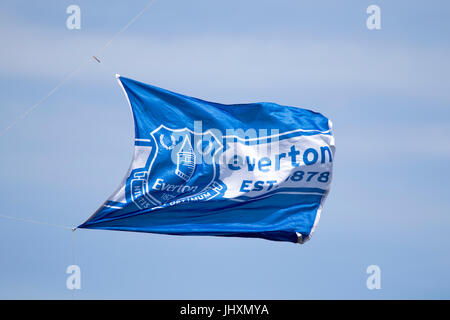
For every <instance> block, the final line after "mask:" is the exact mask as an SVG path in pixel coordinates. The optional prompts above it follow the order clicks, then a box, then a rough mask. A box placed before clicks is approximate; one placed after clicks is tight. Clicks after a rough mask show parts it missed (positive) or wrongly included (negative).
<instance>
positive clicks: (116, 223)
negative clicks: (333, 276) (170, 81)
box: [78, 75, 335, 243]
mask: <svg viewBox="0 0 450 320" xmlns="http://www.w3.org/2000/svg"><path fill="white" fill-rule="evenodd" d="M117 80H118V82H119V84H120V85H121V86H122V89H123V91H124V93H125V95H126V97H127V99H128V103H129V105H130V107H131V110H132V113H133V118H134V128H135V140H134V156H133V160H132V163H131V165H130V168H129V170H128V172H127V173H126V175H125V178H124V180H123V182H122V184H121V185H120V186H119V188H118V189H117V190H116V192H114V193H113V194H112V195H111V197H110V198H109V199H108V200H107V201H106V202H105V203H104V204H103V205H102V206H101V207H100V208H99V209H98V210H97V211H96V212H95V213H94V214H93V215H92V216H91V217H90V218H89V219H88V220H87V221H86V222H84V223H83V224H81V225H80V226H79V227H78V228H89V229H107V230H125V231H136V232H151V233H161V234H171V235H210V236H233V237H254V238H264V239H269V240H277V241H290V242H295V243H303V242H304V241H306V240H308V239H309V238H310V237H311V234H312V232H313V231H314V229H315V227H316V225H317V222H318V220H319V217H320V213H321V211H322V206H323V203H324V201H325V198H326V197H327V194H328V191H329V189H330V183H331V178H332V165H333V160H334V151H335V148H334V138H333V135H332V131H331V122H330V121H329V120H328V119H327V118H326V117H325V116H323V115H321V114H320V113H317V112H313V111H310V110H306V109H302V108H297V107H291V106H283V105H278V104H275V103H268V102H260V103H248V104H232V105H226V104H219V103H214V102H208V101H204V100H200V99H197V98H192V97H189V96H185V95H182V94H178V93H175V92H171V91H168V90H164V89H161V88H157V87H155V86H152V85H148V84H144V83H141V82H138V81H135V80H132V79H128V78H125V77H122V76H119V75H117Z"/></svg>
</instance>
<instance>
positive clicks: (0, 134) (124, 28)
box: [0, 0, 156, 138]
mask: <svg viewBox="0 0 450 320" xmlns="http://www.w3.org/2000/svg"><path fill="white" fill-rule="evenodd" d="M155 2H156V0H151V1H150V2H149V3H148V4H147V5H146V6H145V7H144V8H143V9H142V10H141V11H140V12H139V13H138V14H137V15H136V16H134V18H133V19H131V20H130V21H129V22H128V23H127V24H126V25H125V26H124V27H123V28H122V29H120V30H119V31H118V32H117V33H116V34H114V35H113V36H112V37H111V39H110V40H109V41H108V42H107V43H106V44H105V45H104V46H103V47H102V48H101V49H100V50H99V53H100V54H101V53H103V51H104V50H105V49H106V48H108V47H109V46H110V45H111V43H112V42H113V40H114V39H115V38H116V37H117V36H119V35H120V34H121V33H123V32H124V31H125V30H127V29H128V28H129V27H130V26H131V25H132V24H133V23H135V22H136V20H137V19H139V18H140V17H141V16H142V14H143V13H144V12H145V11H146V10H147V9H148V8H150V7H151V6H152V5H153V4H154V3H155ZM84 64H85V62H82V63H80V64H79V65H78V66H77V67H76V68H75V70H74V71H72V72H70V73H69V74H68V75H67V76H66V77H65V78H64V79H63V80H62V81H61V82H59V83H58V84H57V85H56V86H55V87H54V88H53V89H52V90H50V91H49V92H48V93H47V94H46V95H45V96H43V97H42V98H41V99H40V100H38V101H37V102H36V103H35V104H33V105H32V106H31V107H30V108H28V109H27V110H26V111H25V112H24V113H23V114H22V115H21V116H19V117H18V118H17V119H16V120H14V121H13V122H12V123H11V124H9V125H8V126H7V127H5V128H4V129H3V130H2V131H0V138H1V137H3V136H4V135H5V134H6V133H7V132H8V131H9V130H10V129H12V128H13V127H15V126H16V125H17V123H19V122H20V121H21V120H23V119H25V118H26V117H27V116H28V115H29V114H30V113H31V112H33V111H34V110H35V109H36V108H37V107H39V106H40V105H41V104H42V103H43V102H44V101H46V100H47V99H48V98H50V97H51V96H52V95H53V94H55V92H57V91H58V90H59V89H60V88H61V87H62V86H63V85H64V84H66V83H67V82H68V81H69V80H70V79H72V78H73V76H75V74H77V73H78V72H79V71H80V69H81V67H82V66H83V65H84Z"/></svg>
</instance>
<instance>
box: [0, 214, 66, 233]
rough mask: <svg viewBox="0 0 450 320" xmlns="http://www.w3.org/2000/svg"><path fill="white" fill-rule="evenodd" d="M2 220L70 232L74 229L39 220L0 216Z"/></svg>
mask: <svg viewBox="0 0 450 320" xmlns="http://www.w3.org/2000/svg"><path fill="white" fill-rule="evenodd" d="M0 218H4V219H9V220H15V221H22V222H28V223H32V224H39V225H46V226H50V227H55V228H61V229H70V230H72V229H73V228H72V227H68V226H63V225H59V224H53V223H48V222H43V221H38V220H32V219H24V218H17V217H12V216H7V215H4V214H0Z"/></svg>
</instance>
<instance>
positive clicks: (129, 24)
mask: <svg viewBox="0 0 450 320" xmlns="http://www.w3.org/2000/svg"><path fill="white" fill-rule="evenodd" d="M155 2H156V0H151V1H150V2H149V3H148V4H147V5H146V6H145V7H144V8H143V9H142V10H141V11H140V12H139V13H138V14H137V15H136V16H134V18H133V19H131V20H130V21H129V22H128V23H127V24H126V25H125V26H124V27H123V28H122V29H120V30H119V31H118V32H117V33H116V34H115V35H113V36H112V37H111V39H109V41H108V42H107V43H106V44H105V45H104V46H103V47H102V48H101V49H100V50H99V51H98V53H99V54H101V53H103V51H104V50H105V49H106V48H108V47H109V46H110V45H111V43H112V42H113V40H114V39H115V38H116V37H117V36H119V35H120V34H121V33H122V32H124V31H125V30H127V29H128V28H129V27H130V26H131V25H132V24H133V23H135V22H136V20H137V19H139V18H140V17H141V16H142V15H143V14H144V12H145V11H147V9H148V8H150V7H151V6H152V5H154V4H155ZM97 57H98V56H97Z"/></svg>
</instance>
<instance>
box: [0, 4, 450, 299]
mask: <svg viewBox="0 0 450 320" xmlns="http://www.w3.org/2000/svg"><path fill="white" fill-rule="evenodd" d="M71 4H76V5H78V6H79V7H80V9H81V29H79V30H69V29H68V28H67V27H66V19H67V18H68V16H69V15H68V14H67V13H66V8H67V7H68V6H69V5H71ZM147 4H148V1H144V0H136V1H133V2H127V3H125V2H123V1H87V0H80V1H72V0H71V1H56V0H55V1H49V0H45V1H39V2H32V3H30V2H29V1H23V0H21V1H12V0H1V1H0V41H1V45H0V86H1V90H0V101H1V108H0V130H1V129H3V128H5V127H7V126H8V125H9V124H11V123H12V122H14V121H15V120H16V119H17V118H20V117H21V116H22V115H23V114H24V113H25V112H26V110H28V109H29V108H30V107H31V106H32V105H33V104H34V103H36V102H37V101H39V99H41V98H42V97H44V96H45V95H46V94H47V93H48V92H49V91H50V90H51V89H52V88H54V87H55V86H56V85H58V84H59V83H60V82H61V81H62V80H63V79H65V78H66V77H67V75H68V74H71V72H73V71H74V70H78V71H77V72H76V73H75V74H74V75H73V76H72V77H71V78H70V79H69V80H68V81H67V82H65V83H64V85H63V86H61V87H60V89H59V90H58V91H56V93H54V94H53V95H52V96H51V97H49V98H48V99H47V100H46V101H45V102H44V103H42V104H41V105H39V106H38V107H37V108H36V109H35V110H34V111H33V112H32V113H30V114H29V115H28V116H27V117H26V118H24V119H22V120H20V121H19V122H17V125H15V126H14V127H13V128H11V129H10V130H8V131H7V132H6V133H5V134H4V135H3V136H0V150H1V156H0V200H1V204H2V206H1V209H0V215H8V216H13V217H17V218H21V219H32V220H37V221H42V222H46V223H50V224H56V225H63V226H69V227H73V226H77V225H79V224H80V223H82V222H83V221H85V220H86V219H87V218H88V217H89V216H90V215H91V214H92V213H93V212H94V211H95V210H96V209H97V208H98V207H99V206H100V205H101V204H102V203H103V201H104V200H105V199H106V198H107V197H108V196H109V195H110V194H111V193H112V192H113V191H114V190H115V189H116V187H117V186H118V185H119V184H120V182H121V181H122V178H123V176H124V175H125V173H126V170H127V168H128V166H129V164H130V161H131V157H132V152H133V122H132V117H131V114H130V111H129V107H128V105H127V102H126V99H125V97H124V95H123V93H122V90H121V88H120V87H119V85H118V84H117V82H116V80H115V77H114V74H115V73H119V74H121V75H123V76H126V77H130V78H133V79H136V80H139V81H142V82H146V83H150V84H153V85H156V86H159V87H163V88H166V89H168V90H171V91H176V92H179V93H183V94H187V95H189V96H194V97H198V98H201V99H205V100H209V101H215V102H220V103H244V102H256V101H270V102H277V103H279V104H284V105H293V106H298V107H304V108H307V109H312V110H314V111H318V112H321V113H322V114H324V115H325V116H327V117H328V118H330V119H331V120H332V121H333V128H334V135H335V138H336V155H335V158H334V174H333V183H332V185H331V192H330V194H329V196H328V198H327V201H326V202H325V206H324V210H323V213H322V217H321V220H320V222H319V225H318V227H317V229H316V231H315V233H314V236H313V238H312V239H311V241H309V242H308V243H306V244H304V245H295V244H292V243H283V242H280V243H278V242H272V241H267V240H262V239H241V238H220V237H193V236H168V235H155V234H144V233H131V232H117V231H101V230H88V229H85V230H81V229H80V230H77V231H76V232H75V233H74V234H73V236H74V248H75V250H74V251H72V232H71V230H70V229H64V228H58V227H54V226H50V225H38V224H33V223H27V222H23V221H16V220H11V219H5V218H1V217H0V257H1V258H0V298H3V299H71V298H72V292H71V291H70V290H68V289H67V288H66V279H67V277H68V274H66V268H67V266H69V265H71V264H73V263H74V262H75V264H77V265H79V266H80V268H81V286H82V288H81V290H76V291H75V292H74V297H75V298H76V299H449V298H450V274H449V272H448V270H449V268H450V254H449V252H450V239H449V237H448V235H449V234H450V197H449V196H448V194H449V191H450V187H449V178H450V171H449V170H448V165H449V161H450V141H449V138H448V137H449V136H450V90H449V89H450V88H449V83H450V81H449V74H450V60H449V59H448V57H449V56H450V42H449V39H450V34H449V33H450V21H449V19H448V17H449V15H450V4H449V3H448V1H438V0H436V1H433V2H429V1H422V0H420V1H418V0H416V1H402V0H398V1H364V0H353V1H350V0H345V1H331V0H330V1H325V0H319V1H293V0H292V1H287V0H281V1H266V0H259V1H253V0H248V1H238V0H228V1H207V0H192V1H181V0H178V1H177V0H157V2H156V3H155V4H154V5H153V6H152V7H150V8H149V9H148V10H147V11H146V12H145V13H144V14H143V15H142V16H141V17H140V18H139V19H138V20H137V21H136V22H135V23H134V24H132V25H131V26H130V27H129V28H128V29H127V30H125V31H124V32H122V33H120V34H119V35H117V36H116V37H114V38H113V41H112V42H110V44H109V45H107V47H106V48H104V47H105V45H106V44H107V43H108V41H109V40H110V39H111V38H112V37H113V36H114V35H115V34H117V32H119V30H121V29H122V28H123V27H124V26H125V25H126V24H127V23H128V22H129V21H130V20H131V19H132V18H133V17H134V16H135V15H136V14H137V13H138V12H139V11H140V10H142V8H144V7H145V6H146V5H147ZM372 4H376V5H378V6H379V7H380V9H381V29H380V30H369V29H368V28H367V27H366V19H367V18H368V14H367V13H366V9H367V7H368V6H369V5H372ZM102 48H104V49H102ZM93 55H96V56H97V57H98V58H99V59H100V60H101V63H100V64H99V63H97V62H96V61H95V60H93V59H92V56H93ZM370 265H377V266H379V267H380V270H381V289H379V290H369V289H368V288H367V286H366V280H367V278H368V276H369V275H368V274H367V273H366V269H367V267H368V266H370Z"/></svg>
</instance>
